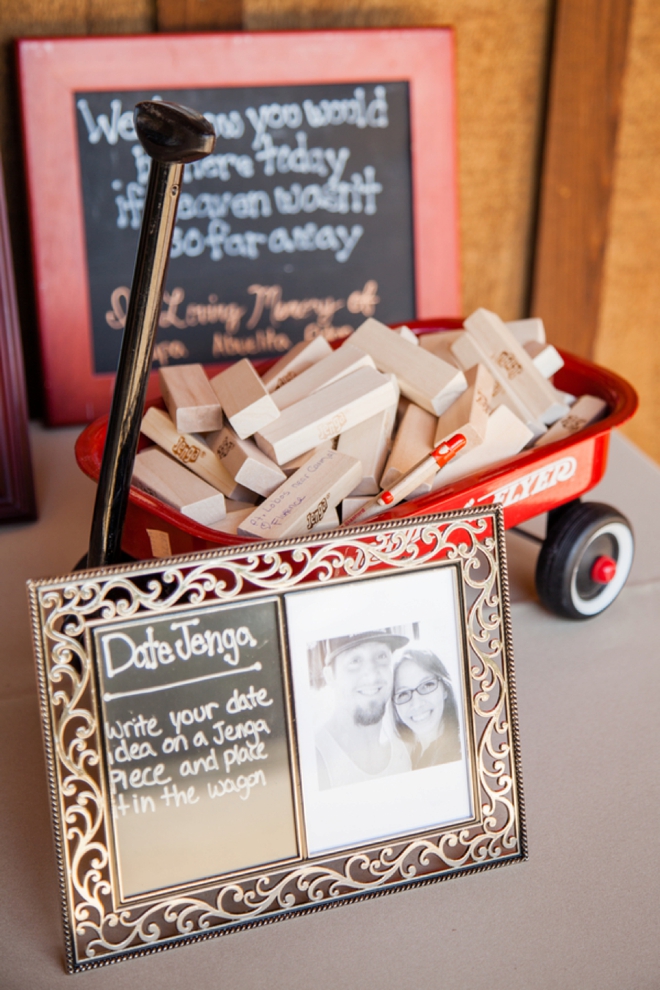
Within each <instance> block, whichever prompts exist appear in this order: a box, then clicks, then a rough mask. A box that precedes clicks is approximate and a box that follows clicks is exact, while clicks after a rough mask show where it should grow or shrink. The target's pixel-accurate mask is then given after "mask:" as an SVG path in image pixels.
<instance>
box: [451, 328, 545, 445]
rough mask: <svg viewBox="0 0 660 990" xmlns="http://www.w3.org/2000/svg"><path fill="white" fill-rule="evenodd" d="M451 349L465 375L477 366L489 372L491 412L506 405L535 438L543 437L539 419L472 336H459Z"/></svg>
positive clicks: (543, 429)
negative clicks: (480, 365)
mask: <svg viewBox="0 0 660 990" xmlns="http://www.w3.org/2000/svg"><path fill="white" fill-rule="evenodd" d="M451 349H452V353H453V354H454V355H455V357H456V359H457V361H458V362H459V364H460V366H461V367H462V368H463V370H464V371H465V372H466V373H467V372H468V371H469V369H470V368H474V367H475V365H477V364H483V365H484V366H485V367H486V368H488V370H489V371H490V373H491V375H492V376H493V378H494V379H495V387H494V389H493V398H492V401H491V412H492V411H493V410H495V409H497V407H498V406H501V405H506V406H507V407H508V408H509V409H510V410H511V412H512V413H513V414H514V415H515V416H517V417H518V418H519V419H521V420H522V421H523V423H525V424H526V425H527V427H528V428H529V429H530V430H531V431H532V433H533V434H534V436H535V437H540V436H543V434H544V433H545V430H546V427H545V426H544V424H543V423H542V422H541V421H540V419H537V418H536V417H534V416H533V415H532V413H531V411H530V410H529V409H528V408H527V406H526V405H525V403H524V402H523V401H522V399H521V398H520V397H519V396H518V395H517V393H516V392H515V391H514V390H513V388H512V387H511V385H510V383H509V381H508V379H507V377H506V375H505V373H504V371H503V370H502V368H500V367H498V366H497V365H496V364H494V363H493V362H492V361H491V360H490V359H489V357H488V355H487V354H486V352H485V350H484V349H483V348H482V347H481V346H480V345H479V343H478V342H477V341H476V340H475V339H474V337H473V336H472V334H469V333H464V334H461V336H460V337H457V339H456V340H455V341H454V343H453V344H452V345H451Z"/></svg>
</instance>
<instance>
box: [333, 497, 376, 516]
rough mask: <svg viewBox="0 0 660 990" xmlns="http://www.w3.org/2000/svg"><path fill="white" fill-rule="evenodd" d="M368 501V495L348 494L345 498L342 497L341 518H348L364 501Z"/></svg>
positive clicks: (369, 499)
mask: <svg viewBox="0 0 660 990" xmlns="http://www.w3.org/2000/svg"><path fill="white" fill-rule="evenodd" d="M370 501H371V497H370V496H369V495H359V496H358V495H356V496H353V495H349V496H348V497H347V498H345V499H342V502H341V505H340V509H341V517H342V519H343V520H346V519H350V518H351V516H352V515H353V514H354V513H355V512H357V510H358V509H361V508H362V506H363V505H364V504H365V503H366V502H370Z"/></svg>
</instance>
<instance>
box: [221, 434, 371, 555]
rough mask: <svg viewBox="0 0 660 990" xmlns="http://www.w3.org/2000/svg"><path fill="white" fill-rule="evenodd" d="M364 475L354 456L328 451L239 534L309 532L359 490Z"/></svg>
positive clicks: (261, 508) (311, 462)
mask: <svg viewBox="0 0 660 990" xmlns="http://www.w3.org/2000/svg"><path fill="white" fill-rule="evenodd" d="M361 472H362V468H361V465H360V462H359V461H356V460H355V458H354V457H348V456H347V455H346V454H340V453H339V452H338V451H336V450H324V451H322V453H321V454H319V456H318V457H314V458H312V459H311V460H309V461H308V462H307V464H305V465H304V466H303V467H301V468H300V470H299V471H296V473H295V474H292V475H291V477H290V478H287V480H286V481H285V482H284V484H283V485H280V487H279V488H278V489H276V490H275V491H274V492H273V494H272V495H270V496H269V498H267V499H266V501H265V502H263V503H262V504H261V505H260V506H259V507H258V508H257V509H255V510H254V512H253V513H252V514H251V515H250V516H248V518H247V519H244V520H243V522H242V523H241V524H240V526H239V533H242V534H243V535H245V536H259V537H261V539H264V540H275V539H279V538H282V537H286V536H302V535H303V534H305V533H309V532H310V531H311V530H312V529H314V527H315V526H317V525H318V524H319V523H320V522H321V521H322V520H323V519H324V517H325V514H326V513H327V512H328V510H329V509H333V508H334V507H335V506H336V505H338V504H339V502H341V500H342V499H343V498H345V497H346V495H348V493H349V492H350V491H351V489H353V488H354V487H355V485H356V484H357V483H358V481H359V480H360V476H361Z"/></svg>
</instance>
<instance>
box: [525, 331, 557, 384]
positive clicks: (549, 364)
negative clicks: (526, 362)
mask: <svg viewBox="0 0 660 990" xmlns="http://www.w3.org/2000/svg"><path fill="white" fill-rule="evenodd" d="M523 347H524V348H525V350H526V351H527V353H528V354H529V356H530V357H531V359H532V361H533V362H534V366H535V367H536V369H537V370H538V371H540V372H541V374H542V375H543V377H544V378H552V376H553V375H554V374H555V373H556V372H557V371H559V369H560V368H563V367H564V359H563V357H562V356H561V354H560V353H559V351H558V350H557V348H556V347H553V346H552V344H539V342H538V341H537V340H528V341H527V342H526V343H525V344H523Z"/></svg>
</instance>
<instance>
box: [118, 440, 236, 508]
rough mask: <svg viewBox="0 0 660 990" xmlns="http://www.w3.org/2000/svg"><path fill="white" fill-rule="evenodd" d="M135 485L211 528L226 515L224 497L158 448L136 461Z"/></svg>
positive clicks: (137, 458) (140, 455)
mask: <svg viewBox="0 0 660 990" xmlns="http://www.w3.org/2000/svg"><path fill="white" fill-rule="evenodd" d="M132 481H133V484H134V485H136V486H137V487H138V488H141V489H142V490H143V491H145V492H149V494H150V495H154V496H155V497H156V498H158V499H160V501H161V502H164V503H165V504H166V505H169V506H171V507H172V508H173V509H177V510H178V511H179V512H181V513H182V514H183V515H184V516H188V517H189V518H190V519H194V520H195V522H198V523H201V524H202V525H203V526H210V525H211V524H212V523H214V522H218V521H219V520H220V519H223V518H224V516H225V514H226V507H225V497H224V495H223V494H222V492H218V491H216V489H215V488H212V487H211V485H207V483H206V482H205V481H202V479H201V478H198V477H197V476H196V475H194V474H193V473H192V472H191V471H188V469H187V468H184V467H182V465H181V464H179V462H178V461H175V460H173V459H172V458H171V457H168V456H167V454H164V453H163V451H162V450H159V448H158V447H149V448H148V449H147V450H143V451H141V452H140V453H139V454H138V455H137V456H136V458H135V465H134V467H133V479H132Z"/></svg>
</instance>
